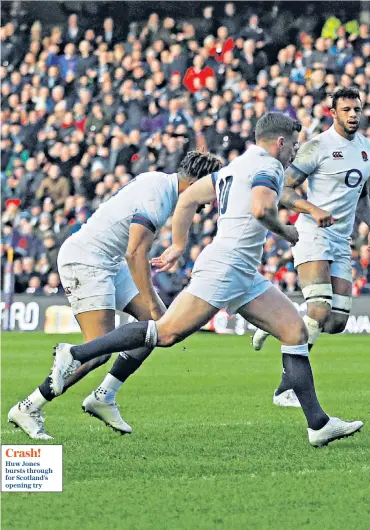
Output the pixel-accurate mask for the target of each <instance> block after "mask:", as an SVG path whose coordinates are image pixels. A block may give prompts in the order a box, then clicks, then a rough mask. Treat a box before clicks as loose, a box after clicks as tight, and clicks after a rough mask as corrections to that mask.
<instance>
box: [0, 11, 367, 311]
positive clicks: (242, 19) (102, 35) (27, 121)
mask: <svg viewBox="0 0 370 530" xmlns="http://www.w3.org/2000/svg"><path fill="white" fill-rule="evenodd" d="M237 9H238V4H237V3H236V4H235V5H234V4H233V3H227V4H224V13H223V16H222V17H219V18H216V17H215V16H214V13H213V8H212V7H206V8H205V9H204V10H203V12H202V14H200V16H199V18H194V19H189V20H187V21H185V20H174V19H173V18H171V17H167V18H164V19H162V20H160V19H159V17H158V15H157V14H155V13H153V14H151V15H150V17H149V19H148V20H147V21H146V22H143V23H139V22H134V23H132V24H130V27H129V30H128V32H126V34H123V33H122V32H121V30H120V27H117V25H116V24H115V22H114V20H113V19H111V18H106V19H105V20H102V21H101V25H100V26H99V27H97V24H96V20H95V21H94V25H91V26H90V25H89V24H87V25H86V23H84V24H82V22H81V21H80V20H79V18H78V16H77V15H76V14H71V15H70V16H69V18H68V19H67V20H66V21H65V24H64V25H63V26H61V27H59V26H55V27H51V28H44V27H42V25H41V23H40V22H38V21H33V23H32V25H31V24H30V25H29V26H28V27H27V28H26V29H25V28H22V31H21V30H20V28H19V27H18V26H17V22H16V21H14V22H9V23H7V24H6V25H5V26H3V27H2V28H1V96H2V97H1V99H2V101H1V185H2V204H1V206H2V250H1V260H2V268H3V269H4V266H5V262H6V252H7V248H8V246H9V245H13V247H14V249H15V263H14V273H15V291H16V292H17V293H23V292H26V293H31V294H34V295H37V294H47V295H52V294H60V293H62V288H61V286H60V282H59V276H58V274H57V266H56V260H57V254H58V249H59V247H60V245H61V243H62V242H63V241H64V240H65V239H66V238H67V237H68V236H69V235H70V234H72V233H73V232H76V231H77V230H79V229H80V227H81V225H82V224H83V223H84V222H85V221H86V220H87V219H88V218H89V216H91V214H92V213H93V212H94V211H95V210H96V209H97V208H98V206H99V205H100V204H101V203H102V202H103V201H105V200H107V199H109V197H110V196H111V195H112V194H113V193H115V192H116V191H117V190H118V189H119V188H120V187H121V186H123V185H125V184H127V183H128V182H129V181H130V180H131V178H133V176H135V175H137V174H138V173H141V172H144V171H151V170H161V171H165V172H168V173H173V172H176V170H177V168H178V165H179V162H180V160H181V159H182V157H183V156H184V154H185V153H186V152H187V151H188V150H189V149H205V150H209V151H211V152H213V153H215V154H217V155H219V156H220V157H222V159H223V160H224V162H225V164H227V163H228V162H230V161H231V160H233V159H234V158H235V157H236V156H238V155H239V154H240V153H242V152H243V151H244V150H245V149H247V148H248V146H249V145H250V144H252V143H253V142H254V133H253V130H254V126H255V124H256V121H257V120H258V118H259V117H260V116H262V115H263V114H264V113H265V112H266V111H269V110H274V111H278V112H282V113H286V114H288V115H289V116H291V117H293V118H297V119H299V120H300V121H301V123H302V124H303V129H302V132H301V134H300V141H301V142H305V141H307V140H309V139H311V138H313V137H314V136H315V135H317V134H319V133H321V132H322V131H325V130H326V129H327V128H328V127H330V125H331V123H332V120H331V117H330V112H329V108H330V94H331V93H332V92H333V91H334V90H335V88H336V87H338V86H345V87H349V86H357V87H358V88H359V89H360V93H361V99H362V101H363V103H364V114H363V119H362V122H361V127H360V132H362V134H365V135H366V136H367V137H369V138H370V90H369V88H370V87H369V85H370V35H369V25H368V24H365V23H361V21H350V22H349V23H348V21H347V20H342V21H341V20H339V19H337V18H336V17H329V18H327V20H325V21H322V20H321V22H320V19H319V17H318V16H317V15H315V13H314V9H315V8H314V6H312V4H305V6H304V10H305V13H302V16H301V17H300V18H299V19H296V18H293V17H290V18H289V13H288V14H287V13H286V12H285V13H284V14H281V15H280V14H279V12H278V8H277V7H276V6H275V7H273V8H272V9H271V12H268V13H266V15H265V16H264V17H263V19H262V20H260V19H259V18H258V16H257V15H254V14H253V13H248V16H245V13H244V14H241V13H240V12H239V13H237V12H236V11H237ZM200 10H201V8H200ZM287 36H288V37H287ZM287 39H288V40H287ZM280 216H281V219H282V220H283V221H284V222H285V223H293V222H294V221H295V219H296V216H295V214H294V213H293V212H288V211H287V210H285V209H282V210H281V211H280ZM216 223H217V208H216V206H215V205H208V206H206V207H205V208H204V209H203V210H202V211H201V212H199V213H197V214H196V216H195V219H194V225H193V228H192V232H191V238H190V242H189V247H188V251H187V253H186V256H185V258H184V260H183V262H182V263H181V264H180V265H179V266H178V267H176V268H175V269H174V270H172V271H170V272H169V273H161V274H154V275H153V277H154V282H155V285H156V286H157V288H158V290H159V292H160V293H161V295H162V297H163V298H164V300H165V302H167V303H168V302H170V301H171V300H172V299H173V297H174V296H176V294H177V293H178V292H179V291H180V290H181V289H182V288H183V287H184V285H185V284H186V283H187V282H188V280H189V278H190V274H191V269H192V266H193V264H194V261H195V259H196V258H197V256H198V254H199V253H200V252H201V250H202V248H204V246H205V245H207V244H209V243H210V242H211V241H212V238H213V236H214V234H215V232H216ZM367 234H368V228H367V226H366V225H365V224H360V225H359V226H356V230H355V232H354V234H353V240H352V248H353V256H352V257H353V262H352V265H353V268H352V271H353V279H354V286H353V294H354V295H359V294H361V293H366V292H370V289H369V284H370V255H369V252H368V251H367V248H366V241H367ZM170 242H171V221H170V220H169V222H168V223H167V225H166V226H165V227H164V228H163V230H162V232H161V234H160V237H159V239H158V240H157V241H156V243H155V246H154V248H153V250H152V254H153V255H158V254H159V253H160V252H161V251H162V250H163V249H165V248H166V247H167V246H168V245H170ZM261 270H262V272H263V274H265V275H266V276H267V277H268V278H269V279H270V280H271V281H272V282H273V283H275V284H276V285H278V286H280V288H281V289H282V290H283V291H285V292H288V293H291V292H295V291H299V285H298V282H297V275H296V272H295V270H294V267H293V264H292V254H291V249H290V247H289V244H288V243H287V242H285V241H283V240H281V239H279V238H277V237H276V236H274V235H272V234H269V235H268V237H267V241H266V245H265V252H264V258H263V266H262V269H261Z"/></svg>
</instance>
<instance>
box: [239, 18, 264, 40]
mask: <svg viewBox="0 0 370 530" xmlns="http://www.w3.org/2000/svg"><path fill="white" fill-rule="evenodd" d="M258 23H259V19H258V16H257V15H252V16H251V17H250V18H249V22H248V25H247V26H246V27H245V28H244V29H242V31H241V35H242V37H243V38H245V39H246V40H248V39H251V40H252V41H253V42H255V43H256V45H257V47H258V48H262V46H263V45H264V40H265V35H264V32H263V29H262V28H260V27H259V26H258Z"/></svg>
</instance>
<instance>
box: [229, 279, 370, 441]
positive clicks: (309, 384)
mask: <svg viewBox="0 0 370 530" xmlns="http://www.w3.org/2000/svg"><path fill="white" fill-rule="evenodd" d="M238 312H239V313H240V314H241V315H242V316H243V317H244V318H245V319H246V320H248V322H251V323H252V324H254V325H255V326H259V327H261V328H262V329H266V331H269V333H271V335H273V336H275V337H276V338H277V339H279V340H280V341H281V342H282V345H281V351H282V357H283V366H284V371H285V374H286V377H287V378H288V379H289V381H290V388H292V389H294V392H295V393H296V395H297V396H298V399H299V401H300V403H301V406H302V409H303V412H304V414H305V417H306V420H307V424H308V437H309V441H310V443H311V444H312V445H314V446H322V445H327V444H328V443H329V442H331V441H333V440H335V439H338V438H343V437H345V436H350V435H352V434H354V433H355V432H357V431H359V430H360V429H361V427H362V425H363V424H362V422H361V421H357V422H344V421H342V420H340V419H338V418H329V416H328V415H327V414H326V412H325V411H324V410H323V409H322V407H321V405H320V403H319V401H318V399H317V396H316V391H315V385H314V380H313V375H312V370H311V366H310V361H309V359H308V343H307V339H308V332H307V328H306V326H305V323H304V322H303V319H302V318H301V317H300V315H299V313H298V312H297V310H296V309H295V307H294V305H293V304H292V302H291V301H290V300H289V299H288V298H287V297H286V296H285V295H283V294H282V293H281V292H280V291H279V290H278V289H276V288H275V287H273V286H272V287H271V288H270V289H268V290H267V291H265V292H264V293H263V294H261V295H259V296H257V298H255V299H253V300H252V301H251V302H249V303H247V304H245V305H244V306H242V307H241V308H240V309H239V311H238Z"/></svg>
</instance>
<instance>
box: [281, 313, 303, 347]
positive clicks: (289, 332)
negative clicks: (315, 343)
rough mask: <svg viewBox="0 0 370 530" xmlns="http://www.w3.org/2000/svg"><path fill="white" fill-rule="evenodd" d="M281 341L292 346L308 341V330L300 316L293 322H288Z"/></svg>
mask: <svg viewBox="0 0 370 530" xmlns="http://www.w3.org/2000/svg"><path fill="white" fill-rule="evenodd" d="M281 342H282V343H283V344H287V345H292V346H295V345H298V344H306V343H307V342H308V331H307V327H306V324H305V323H304V321H303V320H302V318H299V319H297V321H296V322H294V323H292V322H290V325H289V326H287V327H286V329H285V331H284V333H283V335H282V337H281Z"/></svg>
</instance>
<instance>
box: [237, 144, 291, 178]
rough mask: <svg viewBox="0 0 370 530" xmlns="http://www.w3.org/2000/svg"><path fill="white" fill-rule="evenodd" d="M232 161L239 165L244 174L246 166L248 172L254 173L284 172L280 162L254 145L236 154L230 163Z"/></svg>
mask: <svg viewBox="0 0 370 530" xmlns="http://www.w3.org/2000/svg"><path fill="white" fill-rule="evenodd" d="M234 162H235V164H236V166H237V167H240V168H241V169H242V170H243V174H244V175H245V169H246V168H248V170H249V171H248V173H249V174H256V173H259V172H263V173H271V172H273V173H278V174H283V173H284V168H283V165H282V164H281V162H280V161H279V160H277V159H276V158H274V157H273V156H271V155H270V154H269V153H268V152H267V151H266V150H265V149H263V148H262V147H259V146H256V145H253V146H250V147H249V148H248V150H247V151H245V153H243V154H242V155H240V156H238V157H237V158H236V159H235V160H234V161H233V162H232V164H233V163H234Z"/></svg>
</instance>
